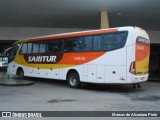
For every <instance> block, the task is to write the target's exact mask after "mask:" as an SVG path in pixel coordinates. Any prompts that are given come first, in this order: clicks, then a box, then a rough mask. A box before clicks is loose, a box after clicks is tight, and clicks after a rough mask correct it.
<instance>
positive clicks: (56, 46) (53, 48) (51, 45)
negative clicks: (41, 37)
mask: <svg viewBox="0 0 160 120" xmlns="http://www.w3.org/2000/svg"><path fill="white" fill-rule="evenodd" d="M46 47H47V51H48V52H61V51H62V40H53V41H49V42H48V46H46Z"/></svg>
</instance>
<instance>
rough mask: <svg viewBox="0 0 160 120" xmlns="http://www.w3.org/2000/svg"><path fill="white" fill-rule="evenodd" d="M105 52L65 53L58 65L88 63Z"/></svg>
mask: <svg viewBox="0 0 160 120" xmlns="http://www.w3.org/2000/svg"><path fill="white" fill-rule="evenodd" d="M105 53H106V52H87V53H65V54H64V55H63V58H62V60H61V61H60V62H59V64H76V65H80V64H84V63H87V62H90V61H92V60H94V59H96V58H98V57H100V56H102V55H103V54H105Z"/></svg>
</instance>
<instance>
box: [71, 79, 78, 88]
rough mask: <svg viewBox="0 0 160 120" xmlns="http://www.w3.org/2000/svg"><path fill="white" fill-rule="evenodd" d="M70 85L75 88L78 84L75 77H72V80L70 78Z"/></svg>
mask: <svg viewBox="0 0 160 120" xmlns="http://www.w3.org/2000/svg"><path fill="white" fill-rule="evenodd" d="M70 84H71V85H72V86H75V85H76V84H77V82H76V78H75V77H71V78H70Z"/></svg>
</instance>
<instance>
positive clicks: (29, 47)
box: [27, 43, 32, 54]
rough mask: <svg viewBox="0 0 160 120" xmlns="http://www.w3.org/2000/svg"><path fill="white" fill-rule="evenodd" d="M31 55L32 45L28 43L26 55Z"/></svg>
mask: <svg viewBox="0 0 160 120" xmlns="http://www.w3.org/2000/svg"><path fill="white" fill-rule="evenodd" d="M31 53H32V43H28V49H27V54H31Z"/></svg>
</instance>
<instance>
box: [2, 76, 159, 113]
mask: <svg viewBox="0 0 160 120" xmlns="http://www.w3.org/2000/svg"><path fill="white" fill-rule="evenodd" d="M2 77H3V73H0V79H2ZM34 81H35V84H34V85H30V86H0V111H22V110H23V111H160V82H145V83H142V84H141V85H142V88H137V89H133V88H130V86H108V85H94V84H90V85H88V86H87V87H85V88H81V89H72V88H69V87H68V86H67V84H66V82H64V81H56V80H46V79H35V80H34Z"/></svg>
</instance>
